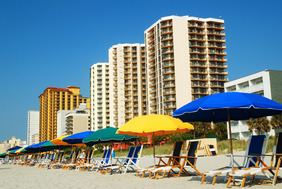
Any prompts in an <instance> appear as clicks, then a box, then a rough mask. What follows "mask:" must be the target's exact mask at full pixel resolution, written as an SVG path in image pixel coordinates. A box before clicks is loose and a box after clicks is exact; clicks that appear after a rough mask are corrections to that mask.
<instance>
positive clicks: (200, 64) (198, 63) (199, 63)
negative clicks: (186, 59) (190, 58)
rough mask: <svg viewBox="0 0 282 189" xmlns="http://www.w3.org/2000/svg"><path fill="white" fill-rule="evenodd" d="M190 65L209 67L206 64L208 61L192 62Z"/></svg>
mask: <svg viewBox="0 0 282 189" xmlns="http://www.w3.org/2000/svg"><path fill="white" fill-rule="evenodd" d="M190 66H191V67H200V68H203V67H207V66H206V63H203V62H197V63H193V62H191V63H190Z"/></svg>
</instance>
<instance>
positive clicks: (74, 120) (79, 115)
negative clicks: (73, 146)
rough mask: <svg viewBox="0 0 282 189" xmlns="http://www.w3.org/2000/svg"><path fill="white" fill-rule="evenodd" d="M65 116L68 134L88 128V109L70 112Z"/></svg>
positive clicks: (87, 129)
mask: <svg viewBox="0 0 282 189" xmlns="http://www.w3.org/2000/svg"><path fill="white" fill-rule="evenodd" d="M65 118H66V126H67V127H66V129H67V134H68V135H72V134H76V133H80V132H83V131H89V130H90V109H85V110H76V111H75V112H70V113H68V114H67V115H66V117H65Z"/></svg>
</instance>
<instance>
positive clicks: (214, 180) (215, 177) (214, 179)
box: [212, 175, 217, 185]
mask: <svg viewBox="0 0 282 189" xmlns="http://www.w3.org/2000/svg"><path fill="white" fill-rule="evenodd" d="M216 179H217V175H215V176H214V178H213V181H212V185H214V184H215V182H216Z"/></svg>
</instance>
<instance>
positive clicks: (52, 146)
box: [40, 141, 71, 150]
mask: <svg viewBox="0 0 282 189" xmlns="http://www.w3.org/2000/svg"><path fill="white" fill-rule="evenodd" d="M70 147H71V146H66V145H56V144H54V143H52V142H50V141H48V142H46V143H44V144H42V145H41V146H40V148H42V149H46V150H54V149H66V148H70Z"/></svg>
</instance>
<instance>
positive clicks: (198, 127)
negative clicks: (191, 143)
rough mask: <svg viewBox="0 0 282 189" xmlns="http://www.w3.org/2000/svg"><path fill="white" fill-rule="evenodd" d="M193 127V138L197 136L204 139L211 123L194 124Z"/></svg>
mask: <svg viewBox="0 0 282 189" xmlns="http://www.w3.org/2000/svg"><path fill="white" fill-rule="evenodd" d="M193 125H194V131H195V132H194V137H195V135H197V136H198V137H202V136H203V137H204V138H205V137H206V133H207V131H208V130H210V129H211V123H209V122H195V123H193Z"/></svg>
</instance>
